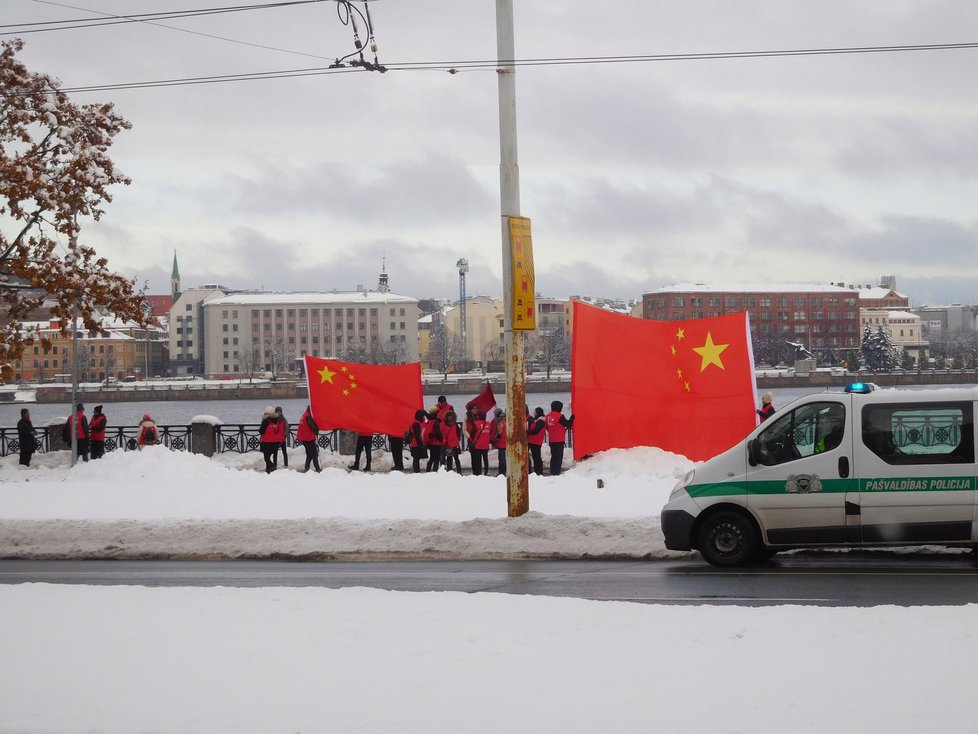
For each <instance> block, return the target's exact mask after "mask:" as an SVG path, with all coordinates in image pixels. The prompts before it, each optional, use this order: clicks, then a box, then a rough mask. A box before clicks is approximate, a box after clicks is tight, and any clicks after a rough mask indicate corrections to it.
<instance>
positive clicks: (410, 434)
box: [258, 395, 574, 476]
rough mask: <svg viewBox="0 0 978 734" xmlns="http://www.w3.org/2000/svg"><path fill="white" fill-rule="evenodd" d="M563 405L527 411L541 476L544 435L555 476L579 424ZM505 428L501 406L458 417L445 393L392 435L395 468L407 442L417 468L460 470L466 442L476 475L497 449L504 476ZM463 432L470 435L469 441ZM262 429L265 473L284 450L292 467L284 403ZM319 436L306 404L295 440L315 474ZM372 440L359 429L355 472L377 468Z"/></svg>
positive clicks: (472, 409) (269, 413) (268, 413)
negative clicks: (571, 430) (569, 434)
mask: <svg viewBox="0 0 978 734" xmlns="http://www.w3.org/2000/svg"><path fill="white" fill-rule="evenodd" d="M563 407H564V406H563V403H561V402H560V401H559V400H555V401H553V403H551V405H550V408H551V411H550V413H549V414H547V415H544V413H543V408H537V409H536V411H535V412H534V414H533V415H532V416H531V415H530V413H529V411H527V415H526V420H527V434H528V441H529V444H530V453H531V455H532V456H533V471H534V473H536V474H543V460H542V457H541V446H542V445H543V441H544V438H546V439H547V440H548V441H549V443H550V474H552V475H558V474H560V471H561V466H562V463H563V450H564V444H565V441H566V436H567V429H568V428H570V427H571V426H573V424H574V416H573V415H572V416H571V417H570V418H567V417H566V416H564V415H563V413H562V410H563ZM506 429H507V426H506V414H505V413H504V411H503V410H502V409H501V408H496V409H495V410H494V411H493V413H492V417H491V418H489V417H487V416H486V414H485V412H482V411H479V410H478V408H477V407H476V406H474V405H469V406H467V408H466V413H465V417H464V420H462V421H459V420H458V414H457V413H456V412H455V408H454V407H453V406H452V404H451V403H449V402H448V400H447V399H446V398H445V396H444V395H440V396H438V401H437V402H436V403H435V404H434V405H432V406H431V408H429V409H428V410H424V409H421V408H419V409H418V410H417V411H416V412H415V414H414V420H413V421H412V422H411V425H410V426H409V427H408V429H407V430H406V431H405V432H404V434H403V435H401V434H393V435H388V437H387V440H388V442H389V443H390V450H391V456H392V458H393V463H394V471H405V468H404V448H405V446H407V447H408V449H409V451H410V454H411V460H412V464H411V470H412V471H413V472H416V473H417V472H433V471H438V470H439V469H442V468H443V469H445V471H455V472H458V473H459V474H461V473H462V462H461V460H460V456H461V454H462V445H463V443H464V445H465V446H466V449H467V452H468V454H469V466H470V468H471V471H472V474H474V475H475V476H482V475H485V476H488V475H489V452H490V451H492V450H495V452H496V464H497V471H496V476H500V475H505V474H506ZM463 431H464V436H465V439H466V440H465V441H464V442H463V440H462V438H463ZM258 433H259V435H260V437H261V452H262V456H263V457H264V460H265V472H266V473H267V474H271V473H272V472H273V471H276V470H277V469H278V455H279V452H281V454H282V462H283V466H285V467H288V465H289V455H288V449H287V443H288V437H289V424H288V421H287V420H286V419H285V416H284V415H283V413H282V408H281V407H272V406H268V407H267V408H266V409H265V412H264V414H263V416H262V421H261V425H260V427H259V429H258ZM318 437H319V426H318V425H317V424H316V421H315V419H314V418H313V415H312V410H311V408H310V407H309V406H306V409H305V411H304V412H303V414H302V417H301V418H300V419H299V425H298V428H297V429H296V443H299V444H301V445H302V447H303V448H304V449H305V453H306V461H305V466H304V467H303V468H302V469H299V471H300V472H307V471H309V469H310V467H312V468H313V469H314V470H315V471H316V472H319V471H322V469H321V467H320V465H319V442H318ZM373 441H374V434H373V433H370V432H367V431H360V432H358V433H357V442H356V448H355V451H354V459H353V463H352V464H351V465H350V466H349V469H350V471H366V472H369V471H371V470H372V469H371V460H372V453H373ZM361 463H362V469H361Z"/></svg>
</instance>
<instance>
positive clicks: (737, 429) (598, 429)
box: [571, 302, 757, 461]
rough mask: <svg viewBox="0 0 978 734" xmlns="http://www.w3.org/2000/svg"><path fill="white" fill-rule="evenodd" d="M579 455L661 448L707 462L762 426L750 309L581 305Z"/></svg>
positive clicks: (576, 392)
mask: <svg viewBox="0 0 978 734" xmlns="http://www.w3.org/2000/svg"><path fill="white" fill-rule="evenodd" d="M571 360H572V364H571V375H572V376H571V405H572V407H573V411H574V416H575V420H574V458H578V459H579V458H580V457H582V456H585V455H587V454H590V453H594V452H596V451H604V450H606V449H611V448H631V447H632V446H658V447H659V448H661V449H665V450H666V451H671V452H673V453H676V454H682V455H683V456H686V457H687V458H689V459H692V460H693V461H703V460H705V459H709V458H711V457H713V456H716V455H717V454H719V453H722V452H723V451H726V450H727V449H729V448H730V447H732V446H733V445H734V444H736V443H737V442H738V441H740V440H741V439H742V438H743V437H744V436H746V435H747V434H748V433H749V432H750V431H751V430H752V429H753V428H754V426H756V425H757V414H756V412H755V411H756V408H757V405H756V402H757V388H756V385H755V381H754V360H753V356H752V353H751V339H750V325H749V323H748V320H747V312H746V311H744V312H740V313H734V314H729V315H726V316H716V317H712V318H706V319H692V320H689V321H650V320H647V319H637V318H634V317H632V316H623V315H621V314H616V313H611V312H609V311H604V310H602V309H600V308H595V307H594V306H588V305H585V304H582V303H580V302H575V303H574V342H573V346H572V357H571Z"/></svg>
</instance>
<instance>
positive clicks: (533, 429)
mask: <svg viewBox="0 0 978 734" xmlns="http://www.w3.org/2000/svg"><path fill="white" fill-rule="evenodd" d="M546 431H547V421H546V420H545V419H544V417H543V408H535V409H534V411H533V416H532V417H531V416H529V415H527V417H526V445H527V448H528V449H529V450H530V459H531V460H532V461H533V473H534V474H540V475H542V474H543V455H542V454H541V453H540V452H541V447H542V446H543V439H544V436H545V435H546Z"/></svg>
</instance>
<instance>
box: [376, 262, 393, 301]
mask: <svg viewBox="0 0 978 734" xmlns="http://www.w3.org/2000/svg"><path fill="white" fill-rule="evenodd" d="M377 290H378V291H379V292H381V293H390V290H391V286H390V283H389V282H388V280H387V256H386V255H384V257H383V259H382V260H381V265H380V280H379V281H378V283H377Z"/></svg>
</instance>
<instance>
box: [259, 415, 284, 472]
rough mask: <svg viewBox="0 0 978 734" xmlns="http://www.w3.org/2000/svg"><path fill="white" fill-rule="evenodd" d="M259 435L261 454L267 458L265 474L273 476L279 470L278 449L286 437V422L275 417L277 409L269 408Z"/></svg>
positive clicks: (263, 418)
mask: <svg viewBox="0 0 978 734" xmlns="http://www.w3.org/2000/svg"><path fill="white" fill-rule="evenodd" d="M258 435H259V436H261V453H262V456H264V457H265V473H266V474H271V473H272V472H273V471H275V470H276V469H278V461H277V459H278V447H279V444H281V443H282V440H283V438H284V436H285V421H284V420H280V419H279V417H278V416H276V415H275V408H273V407H271V406H269V407H268V408H266V409H265V415H264V416H263V417H262V421H261V426H259V428H258Z"/></svg>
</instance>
